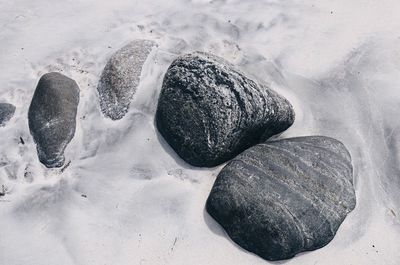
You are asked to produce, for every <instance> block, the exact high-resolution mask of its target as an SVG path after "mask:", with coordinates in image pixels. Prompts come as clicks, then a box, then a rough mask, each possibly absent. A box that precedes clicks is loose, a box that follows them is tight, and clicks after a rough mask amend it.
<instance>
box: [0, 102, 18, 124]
mask: <svg viewBox="0 0 400 265" xmlns="http://www.w3.org/2000/svg"><path fill="white" fill-rule="evenodd" d="M14 113H15V106H14V105H12V104H9V103H0V127H2V126H5V125H6V124H7V122H8V121H9V120H11V118H12V117H13V116H14Z"/></svg>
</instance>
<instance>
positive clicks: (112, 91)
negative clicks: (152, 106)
mask: <svg viewBox="0 0 400 265" xmlns="http://www.w3.org/2000/svg"><path fill="white" fill-rule="evenodd" d="M155 46H156V43H155V42H154V41H150V40H135V41H132V42H130V43H129V44H128V45H126V46H124V47H122V48H121V49H119V50H118V51H117V52H115V53H114V54H113V55H112V56H111V58H110V59H109V61H108V62H107V64H106V66H105V67H104V70H103V72H102V74H101V77H100V81H99V85H98V87H97V90H98V92H99V97H100V108H101V111H102V112H103V114H104V115H105V116H106V117H108V118H110V119H112V120H119V119H121V118H123V117H124V116H125V114H126V113H127V112H128V110H129V105H130V102H131V100H132V97H133V95H134V94H135V92H136V89H137V87H138V85H139V82H140V74H141V72H142V67H143V64H144V63H145V61H146V59H147V57H148V56H149V54H150V52H151V50H152V49H153V47H155Z"/></svg>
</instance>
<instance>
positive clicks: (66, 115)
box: [28, 72, 79, 168]
mask: <svg viewBox="0 0 400 265" xmlns="http://www.w3.org/2000/svg"><path fill="white" fill-rule="evenodd" d="M78 104H79V87H78V85H77V83H76V82H75V81H74V80H72V79H70V78H68V77H66V76H64V75H62V74H60V73H55V72H52V73H47V74H45V75H43V76H42V77H41V78H40V80H39V83H38V85H37V87H36V90H35V93H34V95H33V98H32V102H31V105H30V107H29V113H28V120H29V128H30V131H31V134H32V136H33V139H34V140H35V143H36V147H37V152H38V156H39V160H40V162H42V163H43V164H44V165H45V166H46V167H49V168H52V167H61V166H62V165H63V164H64V160H65V158H64V150H65V148H66V147H67V145H68V143H69V142H70V141H71V140H72V138H73V137H74V134H75V128H76V113H77V108H78Z"/></svg>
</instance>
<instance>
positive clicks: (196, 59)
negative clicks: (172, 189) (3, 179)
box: [156, 52, 295, 167]
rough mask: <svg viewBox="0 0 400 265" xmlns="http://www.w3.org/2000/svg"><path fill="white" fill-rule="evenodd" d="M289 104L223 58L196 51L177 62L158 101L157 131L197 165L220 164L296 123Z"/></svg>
mask: <svg viewBox="0 0 400 265" xmlns="http://www.w3.org/2000/svg"><path fill="white" fill-rule="evenodd" d="M294 116H295V114H294V111H293V108H292V106H291V104H290V103H289V102H288V101H287V100H286V99H285V98H283V97H281V96H280V95H278V94H277V93H276V92H274V91H272V90H271V89H269V88H267V87H265V86H263V85H260V84H258V83H256V82H255V81H253V80H251V79H250V78H248V77H246V76H245V75H244V74H243V73H241V72H240V71H239V70H236V69H235V68H234V66H233V65H231V64H230V63H228V62H226V61H225V60H223V59H222V58H219V57H216V56H214V55H211V54H208V53H200V52H196V53H193V54H187V55H184V56H181V57H179V58H177V59H176V60H175V61H174V62H173V63H172V64H171V66H170V67H169V69H168V71H167V73H166V74H165V77H164V81H163V85H162V90H161V94H160V97H159V101H158V107H157V113H156V124H157V128H158V130H159V132H160V133H161V135H162V136H163V137H164V138H165V140H166V141H167V142H168V143H169V144H170V146H171V147H172V148H173V149H174V150H175V151H176V152H177V153H178V155H179V156H180V157H181V158H182V159H183V160H185V161H186V162H188V163H189V164H191V165H194V166H202V167H211V166H216V165H219V164H221V163H223V162H225V161H227V160H229V159H231V158H233V157H234V156H236V155H237V154H239V153H240V152H242V151H244V150H245V149H246V148H248V147H250V146H252V145H254V144H257V143H259V142H260V140H261V139H265V138H269V137H271V136H272V135H274V134H277V133H280V132H282V131H284V130H286V129H287V128H288V127H290V126H291V125H292V123H293V122H294Z"/></svg>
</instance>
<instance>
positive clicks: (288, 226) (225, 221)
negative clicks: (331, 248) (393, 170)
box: [206, 136, 356, 260]
mask: <svg viewBox="0 0 400 265" xmlns="http://www.w3.org/2000/svg"><path fill="white" fill-rule="evenodd" d="M352 169H353V168H352V165H351V157H350V154H349V152H348V151H347V149H346V148H345V146H344V145H343V144H342V143H341V142H339V141H337V140H335V139H332V138H328V137H323V136H310V137H299V138H291V139H284V140H279V141H272V142H266V143H262V144H259V145H256V146H254V147H252V148H249V149H248V150H246V151H244V152H243V153H242V154H240V155H239V156H237V157H236V158H234V159H233V160H232V161H231V162H229V163H228V164H227V165H226V166H225V167H224V168H223V169H222V171H221V172H220V174H219V175H218V177H217V179H216V181H215V183H214V186H213V188H212V190H211V193H210V195H209V197H208V200H207V203H206V209H207V212H208V213H209V214H210V215H211V216H212V217H213V218H214V219H215V220H216V221H217V222H218V223H219V224H220V225H221V226H222V227H223V228H224V229H225V231H226V232H227V234H228V235H229V236H230V237H231V238H232V240H233V241H235V242H236V243H237V244H238V245H239V246H241V247H243V248H244V249H246V250H248V251H250V252H253V253H255V254H257V255H259V256H260V257H262V258H264V259H267V260H282V259H288V258H291V257H293V256H294V255H296V254H297V253H299V252H302V251H307V250H315V249H318V248H321V247H323V246H325V245H326V244H328V243H329V242H330V241H331V240H332V239H333V237H334V236H335V234H336V231H337V230H338V228H339V226H340V224H341V223H342V222H343V220H344V219H345V217H346V215H347V214H348V213H349V212H350V211H351V210H353V209H354V207H355V205H356V197H355V192H354V188H353V173H352Z"/></svg>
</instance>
